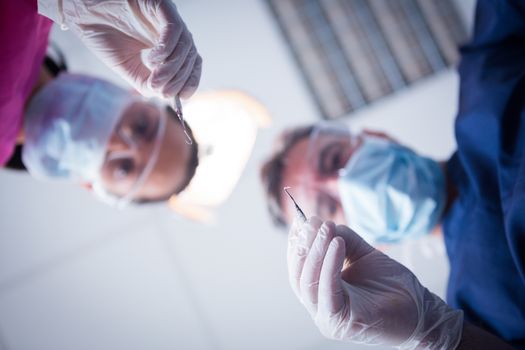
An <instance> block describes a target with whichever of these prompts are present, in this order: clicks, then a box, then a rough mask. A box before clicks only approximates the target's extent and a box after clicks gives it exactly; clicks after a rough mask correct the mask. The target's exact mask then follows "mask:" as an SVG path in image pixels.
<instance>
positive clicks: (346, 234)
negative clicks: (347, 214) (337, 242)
mask: <svg viewBox="0 0 525 350" xmlns="http://www.w3.org/2000/svg"><path fill="white" fill-rule="evenodd" d="M336 236H339V237H341V238H343V239H344V242H345V246H346V260H347V263H348V264H352V263H353V262H355V261H357V260H359V259H360V258H362V257H363V256H365V255H367V254H369V253H371V252H373V251H374V250H375V248H374V247H372V246H371V245H369V244H368V243H367V242H366V241H365V240H364V239H362V238H361V236H359V235H358V234H357V233H355V232H354V231H353V230H351V229H350V228H349V227H347V226H344V225H337V227H336Z"/></svg>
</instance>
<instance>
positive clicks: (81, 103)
mask: <svg viewBox="0 0 525 350" xmlns="http://www.w3.org/2000/svg"><path fill="white" fill-rule="evenodd" d="M133 99H134V97H133V95H132V94H131V93H130V92H128V91H126V90H124V89H121V88H120V87H117V86H115V85H113V84H110V83H108V82H106V81H103V80H100V79H96V78H91V77H87V76H83V75H77V74H62V75H60V76H59V77H58V78H56V79H54V80H53V81H52V82H50V83H48V84H46V86H44V87H43V88H42V90H40V91H39V92H38V93H37V94H36V95H35V96H34V97H33V98H32V99H31V102H30V103H29V106H28V108H27V111H26V114H25V118H24V131H25V142H24V147H23V153H22V159H23V162H24V164H25V166H26V167H27V169H28V171H29V173H30V174H31V175H32V176H34V177H36V178H38V179H58V180H69V181H85V182H94V181H96V180H97V179H98V177H99V173H100V169H101V167H102V164H103V161H104V157H105V153H106V146H107V143H108V141H109V139H110V137H111V134H112V132H113V129H114V128H115V125H116V124H117V122H118V121H119V120H120V118H121V116H122V114H123V112H124V110H125V109H126V108H127V107H128V106H129V105H130V104H131V103H132V101H133Z"/></svg>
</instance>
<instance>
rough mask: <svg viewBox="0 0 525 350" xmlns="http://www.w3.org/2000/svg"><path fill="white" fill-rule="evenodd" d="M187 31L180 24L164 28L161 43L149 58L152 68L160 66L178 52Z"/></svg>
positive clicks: (159, 42)
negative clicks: (178, 46)
mask: <svg viewBox="0 0 525 350" xmlns="http://www.w3.org/2000/svg"><path fill="white" fill-rule="evenodd" d="M185 30H186V28H185V26H184V25H183V24H178V23H168V24H166V25H165V26H164V27H163V28H162V30H161V33H160V38H159V41H158V43H157V44H156V45H155V47H154V48H153V49H152V50H151V52H150V54H149V56H148V59H149V62H150V63H151V65H152V66H158V65H160V64H161V63H163V62H164V61H166V60H167V59H168V57H170V56H171V55H172V54H173V53H174V52H176V48H177V45H178V44H179V41H180V39H181V38H182V36H183V34H184V31H185Z"/></svg>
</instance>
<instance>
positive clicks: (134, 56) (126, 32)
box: [38, 0, 202, 98]
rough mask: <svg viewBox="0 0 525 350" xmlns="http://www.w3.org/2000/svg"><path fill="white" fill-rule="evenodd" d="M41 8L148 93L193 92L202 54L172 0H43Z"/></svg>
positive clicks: (183, 95) (176, 93) (183, 94)
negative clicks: (200, 54) (198, 51)
mask: <svg viewBox="0 0 525 350" xmlns="http://www.w3.org/2000/svg"><path fill="white" fill-rule="evenodd" d="M38 12H39V13H40V14H42V15H44V16H46V17H49V18H50V19H52V20H53V21H55V22H57V23H59V24H60V25H61V27H62V28H63V29H66V28H71V30H73V31H74V32H75V33H76V34H77V35H78V37H79V38H80V39H81V40H82V41H83V42H84V44H85V45H86V46H87V47H88V48H89V49H90V50H92V51H93V52H94V53H95V54H96V55H97V56H98V57H99V58H100V59H101V60H102V61H104V63H106V64H107V65H108V66H109V67H111V68H113V69H115V70H116V71H117V72H118V73H119V74H120V75H121V76H123V77H124V79H126V80H127V81H128V82H129V83H131V84H132V85H133V86H134V87H135V88H136V89H137V90H138V91H140V92H141V93H142V94H143V95H145V96H158V97H164V98H168V97H175V96H180V97H182V98H188V97H190V96H191V95H192V94H193V93H194V92H195V90H196V89H197V86H198V84H199V80H200V75H201V69H202V59H201V57H200V56H199V54H198V53H197V49H196V48H195V44H194V43H193V39H192V36H191V33H190V32H189V31H188V29H187V28H186V25H185V24H184V22H183V21H182V19H181V18H180V16H179V14H178V12H177V8H176V7H175V4H174V3H173V2H172V1H171V0H111V1H109V0H38Z"/></svg>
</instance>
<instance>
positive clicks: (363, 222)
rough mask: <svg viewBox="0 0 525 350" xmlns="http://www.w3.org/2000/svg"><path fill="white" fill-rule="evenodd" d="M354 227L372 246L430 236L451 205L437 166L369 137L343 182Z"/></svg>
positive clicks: (343, 171)
mask: <svg viewBox="0 0 525 350" xmlns="http://www.w3.org/2000/svg"><path fill="white" fill-rule="evenodd" d="M338 185H339V191H340V196H341V202H342V206H343V209H344V212H345V217H346V219H347V221H348V223H349V226H350V227H351V228H352V229H354V230H355V231H356V232H358V233H359V234H360V235H362V236H363V237H364V238H365V239H366V240H367V241H369V242H370V243H393V242H399V241H401V240H404V239H406V238H409V237H416V236H420V235H423V234H426V233H428V232H430V231H431V230H432V229H433V228H434V226H435V225H436V224H437V222H438V220H439V218H440V216H441V213H442V211H443V208H444V204H445V201H446V192H445V178H444V175H443V172H442V170H441V168H440V166H439V164H438V163H437V162H435V161H434V160H432V159H429V158H425V157H421V156H419V155H417V154H416V153H415V152H413V151H412V150H410V149H408V148H406V147H404V146H401V145H398V144H395V143H393V142H391V141H388V140H384V139H380V138H377V137H369V136H368V137H364V140H363V143H362V145H361V146H360V147H359V149H357V150H356V151H355V152H354V154H353V155H352V157H351V158H350V160H349V161H348V163H347V165H346V167H345V168H344V169H341V171H340V176H339V180H338Z"/></svg>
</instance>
